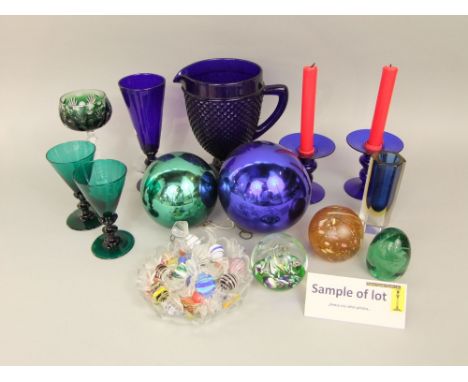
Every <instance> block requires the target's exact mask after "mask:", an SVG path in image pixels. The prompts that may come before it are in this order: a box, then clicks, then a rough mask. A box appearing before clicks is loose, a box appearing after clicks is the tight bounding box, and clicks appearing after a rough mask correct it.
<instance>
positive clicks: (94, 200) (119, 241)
mask: <svg viewBox="0 0 468 382" xmlns="http://www.w3.org/2000/svg"><path fill="white" fill-rule="evenodd" d="M126 175H127V167H126V166H125V165H124V164H123V163H122V162H119V161H117V160H113V159H98V160H95V161H92V162H89V163H86V164H85V165H83V166H81V167H80V168H78V169H76V170H75V172H74V174H73V180H74V181H75V183H76V185H77V186H78V188H79V189H80V190H81V192H82V193H83V195H85V197H86V199H87V200H88V201H89V203H90V204H91V206H92V207H93V208H94V209H95V210H96V212H97V213H98V214H99V219H100V221H101V223H102V224H104V227H103V228H102V232H103V234H102V235H101V236H99V237H98V238H97V239H96V240H95V241H94V243H93V245H92V247H91V249H92V251H93V253H94V254H95V255H96V257H99V258H100V259H116V258H118V257H121V256H123V255H125V254H126V253H128V252H129V251H130V250H131V249H132V248H133V245H134V243H135V239H134V238H133V236H132V234H131V233H129V232H127V231H123V230H119V229H118V227H117V226H116V225H115V224H114V223H115V221H116V220H117V214H116V213H115V211H116V209H117V205H118V204H119V200H120V196H121V194H122V190H123V186H124V184H125V177H126Z"/></svg>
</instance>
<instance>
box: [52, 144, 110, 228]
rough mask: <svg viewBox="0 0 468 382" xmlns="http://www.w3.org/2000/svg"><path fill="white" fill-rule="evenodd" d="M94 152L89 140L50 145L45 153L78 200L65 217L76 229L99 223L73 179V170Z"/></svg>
mask: <svg viewBox="0 0 468 382" xmlns="http://www.w3.org/2000/svg"><path fill="white" fill-rule="evenodd" d="M95 152H96V146H95V145H94V144H93V143H91V142H87V141H70V142H65V143H61V144H59V145H56V146H54V147H52V148H51V149H49V151H47V154H46V159H47V160H48V161H49V163H50V164H51V165H52V166H53V167H54V169H55V171H57V173H58V174H59V175H60V177H61V178H62V179H63V180H64V181H65V183H66V184H68V186H69V187H70V188H71V189H72V190H73V192H74V194H73V195H74V196H75V198H77V199H78V200H79V201H80V202H79V204H78V209H77V210H76V211H74V212H72V213H71V214H70V216H68V219H67V225H68V226H69V227H70V228H71V229H74V230H77V231H84V230H89V229H93V228H96V227H99V226H100V225H101V223H100V222H99V220H98V218H97V216H96V214H95V213H94V212H93V211H91V210H90V205H89V203H88V202H87V201H86V199H85V197H84V196H83V194H82V193H81V191H80V190H79V189H78V187H77V186H76V184H75V182H74V181H73V172H74V171H75V170H76V169H77V168H78V167H80V166H82V165H83V164H84V163H88V162H91V161H92V160H93V159H94V153H95Z"/></svg>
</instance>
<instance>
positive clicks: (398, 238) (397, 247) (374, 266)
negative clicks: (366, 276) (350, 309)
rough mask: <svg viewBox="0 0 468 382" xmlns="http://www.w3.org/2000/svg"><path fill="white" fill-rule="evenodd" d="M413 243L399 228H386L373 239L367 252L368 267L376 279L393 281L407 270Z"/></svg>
mask: <svg viewBox="0 0 468 382" xmlns="http://www.w3.org/2000/svg"><path fill="white" fill-rule="evenodd" d="M410 257H411V245H410V242H409V239H408V236H406V234H405V233H404V232H403V231H401V230H399V229H398V228H393V227H389V228H385V229H384V230H382V231H381V232H380V233H379V234H377V235H376V236H375V237H374V240H372V242H371V244H370V246H369V250H368V252H367V269H368V270H369V273H370V274H371V275H372V276H373V277H375V278H376V279H379V280H383V281H392V280H395V279H397V278H398V277H400V276H403V274H404V273H405V272H406V269H407V268H408V265H409V261H410Z"/></svg>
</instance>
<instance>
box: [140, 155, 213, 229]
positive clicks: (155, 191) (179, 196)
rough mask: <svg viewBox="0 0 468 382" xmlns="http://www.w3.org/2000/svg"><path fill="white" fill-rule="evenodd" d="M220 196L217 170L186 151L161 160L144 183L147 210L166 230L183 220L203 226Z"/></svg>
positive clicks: (156, 163)
mask: <svg viewBox="0 0 468 382" xmlns="http://www.w3.org/2000/svg"><path fill="white" fill-rule="evenodd" d="M217 195H218V193H217V182H216V178H215V174H214V172H213V170H212V169H211V168H210V166H209V165H208V164H207V163H206V162H205V161H204V160H203V159H201V158H200V157H198V156H196V155H193V154H190V153H185V152H174V153H169V154H165V155H163V156H161V157H159V158H157V159H156V160H155V161H154V162H153V163H152V164H151V165H150V166H149V167H148V169H147V170H146V172H145V175H144V177H143V179H142V181H141V199H142V201H143V206H144V208H145V210H146V211H147V212H148V214H149V215H150V216H151V217H152V218H153V219H154V220H155V221H156V222H158V223H159V224H161V225H163V226H165V227H172V226H173V224H174V223H175V222H177V221H180V220H185V221H187V222H188V224H190V225H196V224H199V223H201V222H202V221H203V220H205V219H206V217H207V216H208V215H209V214H210V213H211V211H212V210H213V207H214V205H215V203H216V199H217Z"/></svg>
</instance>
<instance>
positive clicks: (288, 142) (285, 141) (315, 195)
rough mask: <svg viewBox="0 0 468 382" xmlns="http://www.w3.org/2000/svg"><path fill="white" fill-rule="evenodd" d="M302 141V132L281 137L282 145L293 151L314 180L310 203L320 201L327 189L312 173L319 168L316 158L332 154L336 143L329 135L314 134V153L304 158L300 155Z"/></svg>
mask: <svg viewBox="0 0 468 382" xmlns="http://www.w3.org/2000/svg"><path fill="white" fill-rule="evenodd" d="M300 142H301V134H299V133H294V134H289V135H286V136H284V137H283V138H281V140H280V142H279V143H280V145H282V146H284V147H286V148H288V149H289V150H291V151H293V152H294V153H295V154H296V155H297V156H298V158H299V159H300V160H301V162H302V164H303V165H304V167H305V169H306V171H307V173H308V174H309V176H310V180H311V182H312V197H311V199H310V204H315V203H318V202H320V201H321V200H322V199H323V198H324V197H325V189H324V188H323V187H322V186H321V185H320V184H318V183H316V182H314V181H313V176H312V173H313V172H314V171H315V170H316V168H317V163H316V161H315V160H316V159H319V158H325V157H327V156H329V155H331V154H332V153H333V152H334V151H335V143H334V142H333V141H332V140H331V139H330V138H328V137H326V136H324V135H320V134H315V135H314V149H315V151H314V155H313V156H312V157H309V158H304V157H301V156H300V155H299V145H300Z"/></svg>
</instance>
